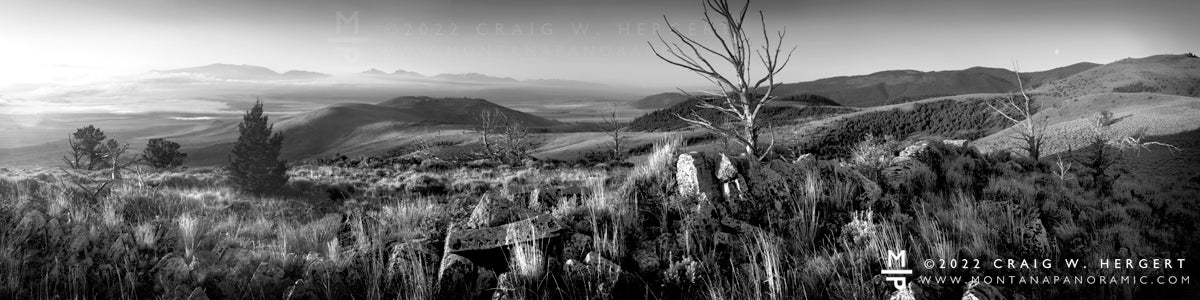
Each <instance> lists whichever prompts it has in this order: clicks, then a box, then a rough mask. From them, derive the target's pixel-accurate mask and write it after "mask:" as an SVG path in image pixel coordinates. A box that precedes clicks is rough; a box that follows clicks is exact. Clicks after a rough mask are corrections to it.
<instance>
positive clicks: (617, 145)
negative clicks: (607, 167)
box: [600, 111, 625, 161]
mask: <svg viewBox="0 0 1200 300" xmlns="http://www.w3.org/2000/svg"><path fill="white" fill-rule="evenodd" d="M603 119H604V122H602V123H601V124H600V129H603V130H604V132H606V133H608V136H609V137H611V138H612V148H609V151H610V152H612V157H611V159H612V161H621V160H622V159H624V157H622V156H624V155H623V154H622V152H621V140H623V139H624V138H625V137H624V136H623V135H622V131H623V130H624V129H625V125H624V124H621V121H620V120H618V119H617V112H616V111H613V112H611V113H610V114H609V116H606V117H603Z"/></svg>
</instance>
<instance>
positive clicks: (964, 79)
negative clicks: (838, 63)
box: [775, 63, 1098, 107]
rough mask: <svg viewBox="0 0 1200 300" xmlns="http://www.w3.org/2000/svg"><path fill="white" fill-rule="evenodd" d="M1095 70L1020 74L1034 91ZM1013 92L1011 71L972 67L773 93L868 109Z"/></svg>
mask: <svg viewBox="0 0 1200 300" xmlns="http://www.w3.org/2000/svg"><path fill="white" fill-rule="evenodd" d="M1096 66H1098V65H1097V64H1093V63H1078V64H1074V65H1070V66H1066V67H1061V68H1056V69H1052V70H1047V71H1041V72H1030V73H1021V80H1023V81H1024V84H1025V86H1026V87H1027V88H1028V87H1038V86H1042V85H1045V84H1046V83H1048V82H1051V81H1054V80H1058V79H1062V78H1065V77H1068V76H1071V75H1074V74H1076V73H1079V72H1083V71H1085V70H1088V69H1091V68H1094V67H1096ZM1016 90H1017V80H1016V78H1015V77H1014V76H1013V75H1012V71H1009V70H1005V69H999V68H984V67H974V68H970V69H965V70H957V71H936V72H921V71H914V70H897V71H883V72H877V73H872V74H869V75H861V76H844V77H833V78H826V79H820V80H816V81H809V82H799V83H791V84H784V85H781V86H780V87H778V88H776V89H775V91H776V93H778V94H779V95H781V96H784V95H795V94H800V93H811V94H817V95H821V96H825V97H828V98H830V99H833V100H834V101H837V102H838V103H841V104H843V105H846V106H853V107H871V106H879V105H885V104H891V103H895V102H896V100H898V99H904V98H910V99H911V98H916V99H920V98H925V97H929V96H949V95H965V94H979V93H1008V92H1014V91H1016Z"/></svg>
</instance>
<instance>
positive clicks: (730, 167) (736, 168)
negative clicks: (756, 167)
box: [717, 153, 749, 182]
mask: <svg viewBox="0 0 1200 300" xmlns="http://www.w3.org/2000/svg"><path fill="white" fill-rule="evenodd" d="M748 165H749V163H747V161H746V160H745V158H744V157H730V156H729V155H725V153H721V160H720V162H719V163H718V164H717V180H719V181H720V182H729V181H731V180H734V179H737V178H738V177H739V176H741V175H742V172H743V171H744V170H745V169H746V168H747V166H748Z"/></svg>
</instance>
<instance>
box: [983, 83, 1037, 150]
mask: <svg viewBox="0 0 1200 300" xmlns="http://www.w3.org/2000/svg"><path fill="white" fill-rule="evenodd" d="M1013 75H1015V76H1016V77H1017V88H1018V89H1020V94H1021V98H1020V99H1018V98H1017V97H1016V95H1015V94H1013V95H1009V97H1008V99H1006V100H1004V101H1002V102H1001V103H1000V105H999V106H997V105H995V104H992V103H991V102H987V106H988V107H989V108H991V109H992V110H993V111H996V112H997V113H999V114H1000V115H1001V116H1004V118H1005V119H1008V120H1009V121H1010V122H1012V123H1013V125H1014V126H1013V127H1012V128H1013V130H1014V131H1016V132H1017V136H1016V137H1015V138H1016V139H1017V140H1018V141H1020V142H1021V143H1022V145H1021V146H1020V148H1021V150H1025V153H1028V154H1029V157H1032V158H1034V159H1038V158H1041V157H1042V145H1043V144H1045V142H1046V122H1045V120H1042V122H1037V120H1036V119H1034V115H1035V114H1037V104H1036V103H1034V101H1033V99H1030V98H1029V95H1028V94H1026V93H1025V84H1024V83H1023V82H1022V81H1021V69H1020V68H1019V67H1018V66H1017V63H1016V62H1015V61H1014V62H1013ZM1006 110H1011V111H1006ZM1017 118H1020V119H1017Z"/></svg>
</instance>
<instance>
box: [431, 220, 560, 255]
mask: <svg viewBox="0 0 1200 300" xmlns="http://www.w3.org/2000/svg"><path fill="white" fill-rule="evenodd" d="M565 229H566V227H564V226H563V225H562V224H560V223H559V222H558V220H556V219H554V217H553V216H551V215H550V214H542V215H539V216H536V217H533V218H529V219H524V220H520V221H517V222H513V223H509V224H504V225H501V226H496V227H488V228H477V229H466V230H458V231H450V232H448V233H447V234H446V253H455V254H463V255H472V254H470V253H468V252H476V251H487V250H499V249H500V248H502V247H508V246H513V245H516V244H520V243H529V242H535V241H541V240H546V239H550V238H554V237H557V236H558V235H559V234H560V233H561V232H562V231H564V230H565Z"/></svg>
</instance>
